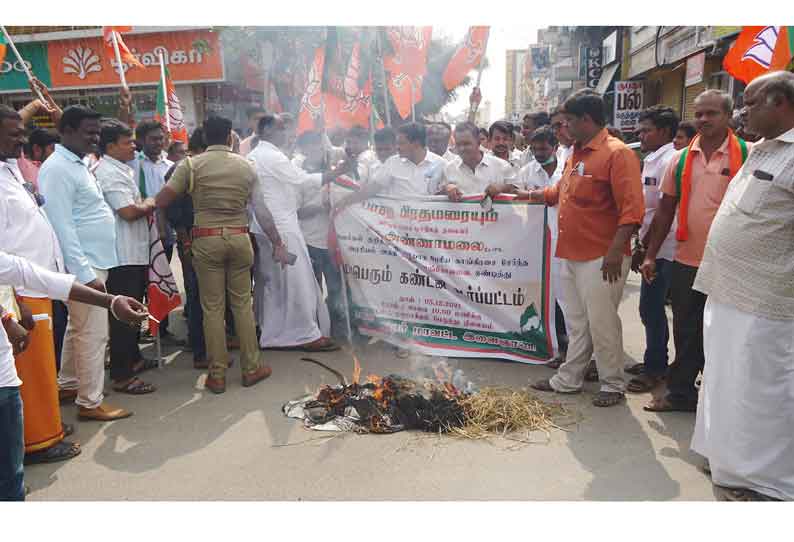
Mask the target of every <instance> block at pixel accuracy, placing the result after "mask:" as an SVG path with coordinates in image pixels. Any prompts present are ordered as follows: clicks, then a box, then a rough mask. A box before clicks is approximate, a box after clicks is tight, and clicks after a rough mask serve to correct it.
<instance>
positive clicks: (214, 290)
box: [192, 232, 262, 378]
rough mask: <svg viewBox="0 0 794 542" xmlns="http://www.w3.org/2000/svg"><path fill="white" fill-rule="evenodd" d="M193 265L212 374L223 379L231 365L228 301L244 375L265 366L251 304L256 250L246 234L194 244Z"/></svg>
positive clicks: (201, 238)
mask: <svg viewBox="0 0 794 542" xmlns="http://www.w3.org/2000/svg"><path fill="white" fill-rule="evenodd" d="M192 248H193V266H194V267H195V269H196V275H197V276H198V283H199V298H200V300H201V309H202V312H203V316H204V340H205V342H206V346H207V360H208V362H209V373H210V375H211V376H212V377H213V378H222V377H223V376H225V374H226V369H227V367H228V366H229V352H228V350H227V348H226V326H225V317H224V316H225V313H226V299H227V297H228V300H229V305H230V306H231V310H232V315H233V317H234V323H235V326H236V328H237V336H238V337H239V338H240V366H241V369H242V371H243V374H244V375H245V374H249V373H252V372H254V371H256V370H257V369H258V368H259V367H260V366H261V364H262V362H261V359H260V358H261V355H260V352H259V344H258V343H257V339H256V326H255V324H254V314H253V308H252V301H251V266H252V265H253V263H254V251H253V248H252V247H251V240H250V238H249V237H248V234H247V233H235V234H230V233H225V232H224V234H223V235H218V236H212V237H199V238H197V239H195V240H194V241H193V247H192Z"/></svg>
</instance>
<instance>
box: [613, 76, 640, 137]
mask: <svg viewBox="0 0 794 542" xmlns="http://www.w3.org/2000/svg"><path fill="white" fill-rule="evenodd" d="M642 108H643V100H642V81H616V82H615V128H617V129H618V130H620V131H621V132H634V131H636V130H637V128H638V127H639V125H640V113H642Z"/></svg>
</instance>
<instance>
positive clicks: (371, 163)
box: [357, 150, 381, 187]
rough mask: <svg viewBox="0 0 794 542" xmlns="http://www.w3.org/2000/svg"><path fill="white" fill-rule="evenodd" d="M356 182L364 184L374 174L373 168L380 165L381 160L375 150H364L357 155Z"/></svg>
mask: <svg viewBox="0 0 794 542" xmlns="http://www.w3.org/2000/svg"><path fill="white" fill-rule="evenodd" d="M357 162H358V184H359V185H360V186H362V187H363V186H365V185H366V184H367V183H369V182H370V181H371V180H372V178H373V176H374V175H375V170H376V169H378V167H380V165H381V162H380V160H378V155H377V154H375V151H372V150H366V151H364V152H362V153H361V154H359V155H358V160H357Z"/></svg>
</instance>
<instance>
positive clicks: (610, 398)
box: [593, 391, 626, 407]
mask: <svg viewBox="0 0 794 542" xmlns="http://www.w3.org/2000/svg"><path fill="white" fill-rule="evenodd" d="M625 400H626V396H625V395H624V394H622V393H620V392H619V391H599V392H598V393H596V396H595V397H593V405H595V406H597V407H611V406H615V405H617V404H619V403H622V402H623V401H625Z"/></svg>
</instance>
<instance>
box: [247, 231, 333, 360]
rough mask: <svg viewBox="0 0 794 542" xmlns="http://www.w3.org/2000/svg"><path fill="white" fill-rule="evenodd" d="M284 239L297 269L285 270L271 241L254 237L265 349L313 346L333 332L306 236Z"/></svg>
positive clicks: (257, 302)
mask: <svg viewBox="0 0 794 542" xmlns="http://www.w3.org/2000/svg"><path fill="white" fill-rule="evenodd" d="M281 237H282V239H283V240H284V242H285V243H286V245H287V250H289V251H290V252H291V253H293V254H295V255H296V256H297V260H296V261H295V265H288V266H286V267H285V268H283V269H282V267H281V264H279V263H276V262H275V260H273V247H272V245H271V244H270V241H269V240H268V239H267V237H265V236H261V235H255V236H254V238H255V239H256V242H257V248H258V254H257V262H256V264H257V266H256V269H257V270H256V276H255V278H256V283H255V285H254V308H255V310H256V318H257V322H258V323H259V327H260V328H261V330H262V334H261V335H260V337H259V344H260V346H262V348H273V347H287V346H297V345H300V344H305V343H309V342H312V341H315V340H317V339H319V338H320V337H326V336H328V334H329V332H330V328H331V320H330V318H329V316H328V308H327V307H326V305H325V303H324V302H323V295H322V291H321V290H320V286H319V284H317V279H316V278H315V276H314V271H313V270H312V264H311V259H310V258H309V250H308V249H307V248H306V243H305V242H304V240H303V236H302V235H301V234H300V233H295V232H282V233H281Z"/></svg>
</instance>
